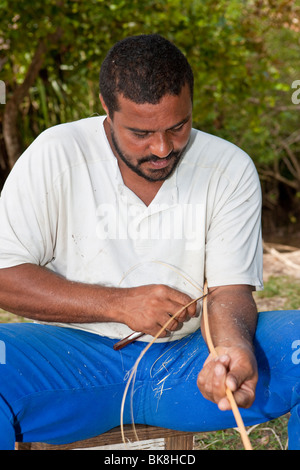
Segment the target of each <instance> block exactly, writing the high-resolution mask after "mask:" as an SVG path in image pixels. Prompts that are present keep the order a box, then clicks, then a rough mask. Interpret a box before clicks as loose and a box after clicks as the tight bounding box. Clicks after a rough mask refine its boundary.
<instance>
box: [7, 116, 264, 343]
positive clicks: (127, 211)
mask: <svg viewBox="0 0 300 470" xmlns="http://www.w3.org/2000/svg"><path fill="white" fill-rule="evenodd" d="M104 119H105V116H101V117H92V118H87V119H82V120H79V121H76V122H72V123H68V124H61V125H58V126H54V127H52V128H50V129H48V130H46V131H44V132H43V133H42V134H41V135H40V136H39V137H38V138H37V139H36V140H35V141H34V142H33V143H32V144H31V145H30V146H29V148H28V149H27V150H26V151H25V152H24V154H23V155H22V156H21V157H20V158H19V160H18V161H17V163H16V164H15V166H14V168H13V170H12V171H11V174H10V175H9V177H8V179H7V181H6V184H5V186H4V188H3V191H2V195H1V199H0V268H7V267H12V266H16V265H19V264H22V263H34V264H37V265H41V266H45V267H46V268H48V269H50V270H52V271H54V272H56V273H59V274H60V275H62V276H64V277H65V278H67V279H69V280H73V281H81V282H84V283H92V284H99V285H103V286H114V287H133V286H137V285H143V284H153V283H155V284H167V285H169V286H171V287H174V288H177V289H179V290H181V291H183V292H185V293H187V294H189V295H190V296H191V297H192V298H196V297H198V296H199V295H201V291H202V288H203V283H204V278H206V279H207V281H208V285H209V286H210V287H212V286H219V285H232V284H249V285H253V286H255V287H256V289H261V288H262V244H261V224H260V221H261V220H260V219H261V211H260V209H261V191H260V183H259V179H258V175H257V172H256V169H255V167H254V164H253V162H252V160H251V159H250V158H249V156H248V155H247V154H245V153H244V152H243V151H242V150H240V149H239V148H237V147H236V146H235V145H233V144H231V143H229V142H227V141H225V140H222V139H220V138H218V137H215V136H212V135H209V134H206V133H204V132H201V131H197V130H195V129H193V130H192V133H191V137H190V142H189V145H188V148H187V150H186V152H185V154H184V156H183V157H182V160H181V162H180V164H179V166H178V167H177V169H176V170H175V172H174V173H173V174H172V176H171V177H170V178H169V179H167V180H166V181H165V182H164V183H163V185H162V187H161V188H160V190H159V191H158V193H157V195H156V197H155V198H154V200H153V201H152V202H151V204H150V205H149V206H148V207H147V206H146V205H145V204H144V203H143V202H142V201H141V200H140V199H139V198H138V197H137V196H136V195H135V194H134V193H133V192H132V191H131V190H130V189H129V188H128V187H126V186H125V185H124V183H123V180H122V176H121V173H120V171H119V167H118V164H117V160H116V158H115V156H114V154H113V153H112V150H111V148H110V145H109V143H108V140H107V137H106V134H105V131H104V127H103V122H104ZM198 308H199V309H201V306H199V307H198ZM63 325H64V326H70V327H74V328H80V329H84V330H88V331H91V332H94V333H97V334H100V335H103V336H108V337H111V338H123V337H125V336H127V335H128V334H130V333H131V330H130V329H129V328H128V327H127V326H126V325H123V324H121V323H84V324H82V323H80V324H63ZM199 325H200V316H198V317H197V318H195V319H191V320H189V321H188V322H186V323H185V324H184V327H183V328H182V329H181V330H179V331H178V332H175V333H174V334H173V336H172V338H171V339H178V338H180V337H182V336H185V335H187V334H189V333H191V332H193V331H195V330H196V329H198V328H199ZM149 338H150V337H143V340H144V341H145V340H147V339H148V340H149Z"/></svg>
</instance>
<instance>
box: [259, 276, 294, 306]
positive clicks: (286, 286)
mask: <svg viewBox="0 0 300 470" xmlns="http://www.w3.org/2000/svg"><path fill="white" fill-rule="evenodd" d="M256 295H257V297H259V298H261V299H270V298H276V297H281V298H284V299H285V302H284V305H283V306H282V309H285V310H299V308H300V283H299V281H298V280H297V279H292V278H290V277H288V276H278V277H277V276H272V277H270V279H269V280H268V281H267V282H266V283H265V286H264V290H263V291H260V292H257V293H256Z"/></svg>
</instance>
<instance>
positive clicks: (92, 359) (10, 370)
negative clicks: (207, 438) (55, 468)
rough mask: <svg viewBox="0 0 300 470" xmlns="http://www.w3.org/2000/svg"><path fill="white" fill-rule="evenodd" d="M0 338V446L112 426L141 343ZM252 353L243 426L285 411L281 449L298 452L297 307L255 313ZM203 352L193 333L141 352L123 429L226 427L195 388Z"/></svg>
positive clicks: (46, 330) (55, 440)
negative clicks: (251, 393) (251, 386)
mask: <svg viewBox="0 0 300 470" xmlns="http://www.w3.org/2000/svg"><path fill="white" fill-rule="evenodd" d="M0 341H1V343H0V344H1V351H2V353H1V357H2V360H0V362H1V363H0V375H1V378H0V449H2V450H5V449H8V450H9V449H13V448H14V443H15V441H23V442H34V441H42V442H49V443H52V444H61V443H68V442H72V441H76V440H80V439H85V438H88V437H91V436H93V435H97V434H100V433H103V432H105V431H107V430H109V429H111V428H113V427H115V426H117V425H119V423H120V408H121V401H122V397H123V393H124V388H125V386H126V381H127V379H128V375H129V374H130V371H131V369H132V367H133V365H134V363H135V361H136V358H137V357H138V356H139V354H140V352H141V351H142V349H143V348H144V346H145V343H142V342H135V343H133V344H131V345H129V346H127V347H125V348H124V349H122V350H120V351H114V349H113V344H114V342H115V341H114V340H111V339H108V338H102V337H99V336H98V335H95V334H91V333H87V332H84V331H79V330H75V329H71V328H63V327H55V326H49V325H39V324H33V323H12V324H1V325H0ZM255 348H256V356H257V361H258V367H259V381H258V385H257V391H256V399H255V402H254V404H253V405H252V407H251V408H250V409H247V410H246V409H245V410H241V414H242V417H243V420H244V423H245V425H253V424H257V423H261V422H266V421H269V420H270V419H273V418H276V417H278V416H281V415H283V414H285V413H287V412H291V417H290V420H289V425H288V426H289V449H300V380H299V378H300V311H280V312H265V313H261V314H260V315H259V320H258V326H257V331H256V336H255ZM4 353H5V354H4ZM207 355H208V350H207V347H206V345H205V343H204V340H203V338H202V336H201V333H200V332H196V333H194V334H192V335H190V336H187V337H186V338H184V339H182V340H180V341H176V342H167V343H155V344H154V345H153V346H151V348H150V349H149V351H148V352H147V353H146V354H145V356H144V357H143V359H142V361H141V363H140V365H139V367H138V369H137V374H136V379H135V382H134V393H133V394H132V393H131V391H129V394H128V397H127V400H126V402H125V409H124V423H130V422H131V419H132V416H133V417H134V422H135V423H144V424H149V425H155V426H162V427H167V428H171V429H181V430H187V431H198V432H202V431H211V430H217V429H226V428H230V427H235V426H236V423H235V420H234V417H233V414H232V412H231V411H220V410H219V409H218V407H217V406H216V405H215V404H214V403H211V402H210V401H208V400H206V399H204V398H203V396H202V395H201V393H200V391H199V389H198V388H197V384H196V379H197V375H198V373H199V371H200V369H201V368H202V365H203V362H204V361H205V359H206V357H207ZM1 357H0V359H1ZM4 359H5V360H4Z"/></svg>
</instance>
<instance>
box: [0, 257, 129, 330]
mask: <svg viewBox="0 0 300 470" xmlns="http://www.w3.org/2000/svg"><path fill="white" fill-rule="evenodd" d="M0 286H1V288H0V307H1V308H4V309H6V310H8V311H10V312H12V313H15V314H18V315H21V316H24V317H26V318H30V319H33V320H40V321H49V322H55V321H57V322H66V323H82V322H85V323H89V322H99V321H120V318H121V311H122V307H121V298H120V296H119V295H118V291H119V290H118V289H114V288H106V287H101V286H97V285H89V284H84V283H79V282H72V281H68V280H67V279H65V278H63V277H61V276H59V275H57V274H55V273H53V272H51V271H49V270H48V269H46V268H43V267H41V266H36V265H33V264H22V265H19V266H16V267H13V268H7V269H0ZM117 318H119V320H117Z"/></svg>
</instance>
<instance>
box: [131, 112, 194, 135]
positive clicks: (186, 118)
mask: <svg viewBox="0 0 300 470" xmlns="http://www.w3.org/2000/svg"><path fill="white" fill-rule="evenodd" d="M190 117H191V113H190V114H189V115H188V116H186V117H185V118H184V119H182V121H179V122H177V124H174V126H172V127H169V128H168V129H166V130H167V131H171V130H172V129H175V128H176V127H178V126H181V125H182V124H185V123H186V122H188V121H189V119H190ZM125 129H128V130H129V131H132V132H141V133H142V132H144V133H145V134H146V133H148V132H149V133H151V132H157V131H156V130H149V129H139V128H136V127H127V126H125Z"/></svg>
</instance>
